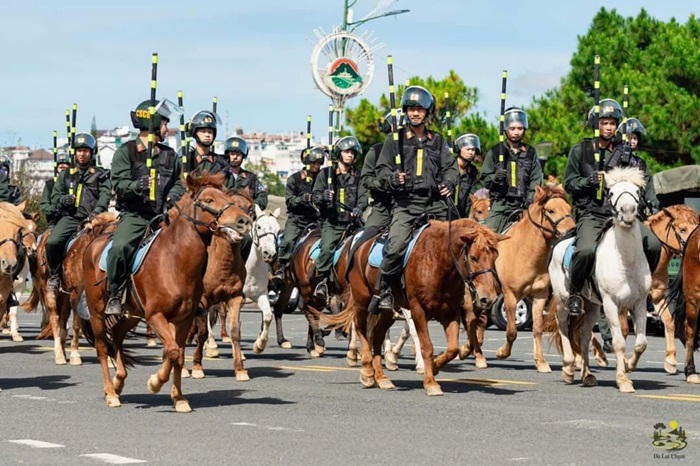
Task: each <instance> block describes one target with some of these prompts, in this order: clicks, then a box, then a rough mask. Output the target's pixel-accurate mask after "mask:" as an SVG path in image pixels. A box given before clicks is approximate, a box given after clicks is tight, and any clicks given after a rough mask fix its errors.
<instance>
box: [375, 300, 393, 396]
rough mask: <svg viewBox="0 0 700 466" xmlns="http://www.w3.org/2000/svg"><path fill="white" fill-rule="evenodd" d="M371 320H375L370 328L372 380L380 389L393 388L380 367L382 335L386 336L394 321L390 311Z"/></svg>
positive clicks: (382, 344)
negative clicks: (372, 327)
mask: <svg viewBox="0 0 700 466" xmlns="http://www.w3.org/2000/svg"><path fill="white" fill-rule="evenodd" d="M372 320H374V321H375V324H374V329H373V330H372V332H371V334H372V341H371V342H370V344H371V345H372V351H373V353H374V354H373V355H372V367H373V368H374V380H375V381H376V382H377V386H378V387H379V388H381V389H382V390H393V389H395V388H396V387H395V386H394V384H393V383H392V382H391V380H390V379H389V377H387V375H386V374H385V373H384V370H383V368H382V348H383V346H384V337H385V336H386V332H387V330H389V328H390V327H391V324H393V323H394V319H393V316H392V315H391V313H390V312H382V313H381V314H379V316H377V317H373V318H372Z"/></svg>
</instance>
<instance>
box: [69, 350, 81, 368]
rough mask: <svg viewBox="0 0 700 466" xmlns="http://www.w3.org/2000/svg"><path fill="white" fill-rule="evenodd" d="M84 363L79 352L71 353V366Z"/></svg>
mask: <svg viewBox="0 0 700 466" xmlns="http://www.w3.org/2000/svg"><path fill="white" fill-rule="evenodd" d="M82 364H83V359H82V358H81V357H80V355H79V354H78V353H75V354H71V355H70V365H71V366H81V365H82Z"/></svg>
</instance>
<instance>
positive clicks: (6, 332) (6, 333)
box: [2, 328, 10, 335]
mask: <svg viewBox="0 0 700 466" xmlns="http://www.w3.org/2000/svg"><path fill="white" fill-rule="evenodd" d="M2 334H3V335H9V334H10V329H9V328H4V329H2Z"/></svg>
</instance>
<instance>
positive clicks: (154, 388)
mask: <svg viewBox="0 0 700 466" xmlns="http://www.w3.org/2000/svg"><path fill="white" fill-rule="evenodd" d="M146 388H147V389H148V393H153V394H155V393H158V392H159V391H160V388H161V384H160V381H159V380H158V376H157V375H156V374H153V375H151V376H150V377H149V378H148V382H146Z"/></svg>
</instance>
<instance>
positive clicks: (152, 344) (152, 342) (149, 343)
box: [146, 338, 158, 348]
mask: <svg viewBox="0 0 700 466" xmlns="http://www.w3.org/2000/svg"><path fill="white" fill-rule="evenodd" d="M146 346H147V347H149V348H155V347H156V346H158V342H157V341H156V339H155V338H149V339H148V340H146Z"/></svg>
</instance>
